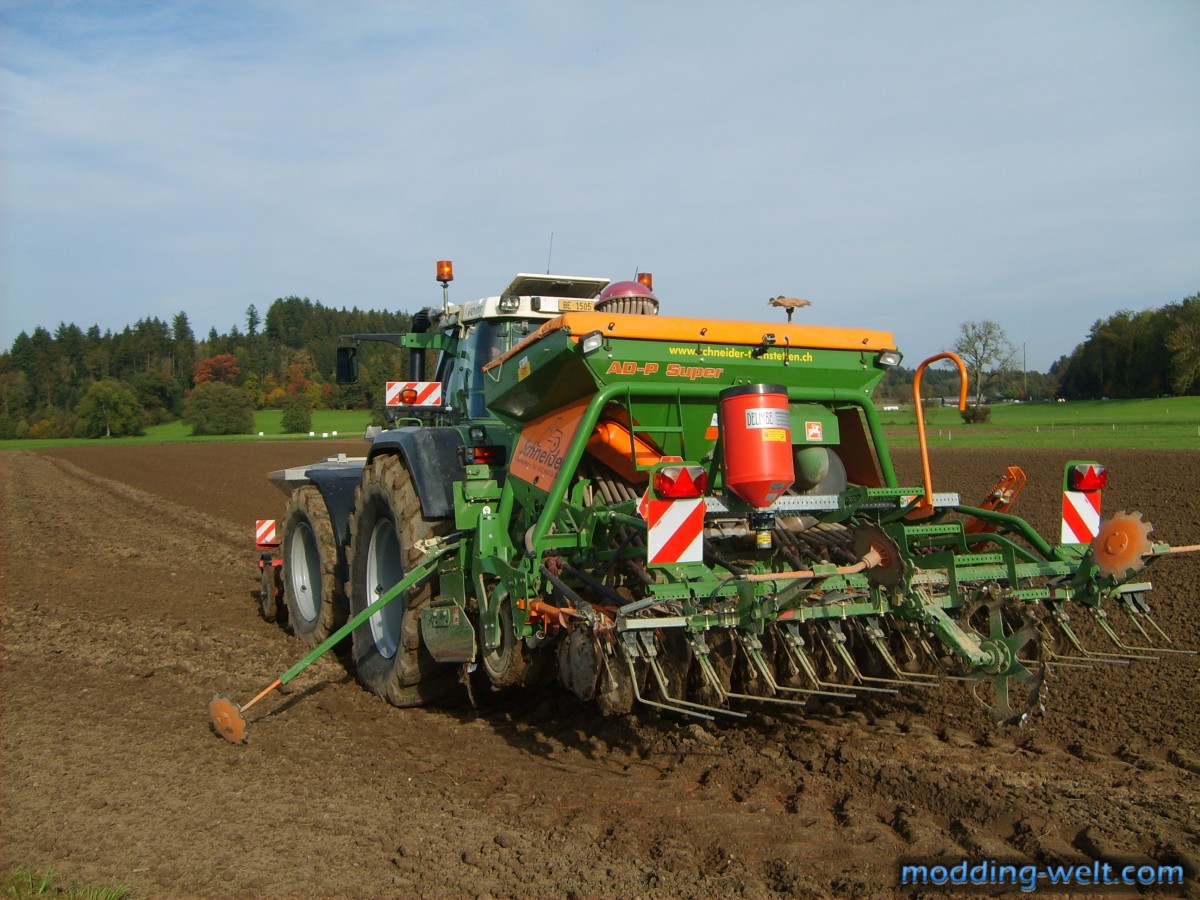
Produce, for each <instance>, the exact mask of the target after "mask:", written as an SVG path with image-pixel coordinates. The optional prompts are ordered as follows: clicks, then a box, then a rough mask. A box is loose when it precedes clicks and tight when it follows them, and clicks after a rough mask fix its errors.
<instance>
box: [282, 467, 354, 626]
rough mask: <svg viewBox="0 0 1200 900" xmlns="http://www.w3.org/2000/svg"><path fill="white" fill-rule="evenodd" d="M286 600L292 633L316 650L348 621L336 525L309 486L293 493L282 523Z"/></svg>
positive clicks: (323, 504) (321, 501)
mask: <svg viewBox="0 0 1200 900" xmlns="http://www.w3.org/2000/svg"><path fill="white" fill-rule="evenodd" d="M282 568H283V598H284V600H285V601H286V603H287V614H288V626H289V627H290V628H291V630H292V634H294V635H295V636H296V637H298V638H300V639H301V640H302V641H304V642H305V643H307V644H308V645H309V646H311V647H315V646H316V645H317V644H319V643H321V641H323V640H325V639H326V638H327V637H329V636H330V635H331V634H333V633H334V632H335V631H337V630H338V628H339V627H341V625H342V623H343V622H345V621H346V600H345V594H343V593H342V584H343V581H344V576H343V574H342V566H341V561H340V559H339V556H338V546H337V540H336V539H335V537H334V534H333V523H332V522H331V521H330V519H329V511H328V510H327V509H326V508H325V500H324V498H323V497H322V496H321V492H320V491H319V490H317V488H316V487H315V486H313V485H311V484H308V485H305V486H304V487H301V488H297V489H296V490H294V491H292V494H291V496H290V497H289V498H288V505H287V512H286V514H285V518H284V523H283V567H282Z"/></svg>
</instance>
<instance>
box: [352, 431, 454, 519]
mask: <svg viewBox="0 0 1200 900" xmlns="http://www.w3.org/2000/svg"><path fill="white" fill-rule="evenodd" d="M463 443H464V442H463V438H462V435H461V434H460V433H459V432H458V429H456V428H449V427H439V426H418V425H414V426H410V427H405V428H393V429H391V430H390V431H383V432H380V433H379V434H377V435H376V436H375V440H374V442H373V443H372V444H371V451H370V454H369V455H368V456H367V464H368V465H370V462H371V460H373V459H374V458H375V457H377V456H381V455H382V454H385V453H396V454H398V455H399V456H400V458H401V459H402V460H403V462H404V465H405V467H406V468H407V469H408V471H409V474H411V475H412V480H413V484H415V485H416V487H417V498H418V499H419V500H420V501H421V514H422V515H423V516H424V517H425V518H426V519H447V518H450V517H452V516H453V515H454V482H455V481H459V480H461V479H462V474H463V468H462V461H461V457H460V455H459V452H458V451H459V448H460V447H462V446H463Z"/></svg>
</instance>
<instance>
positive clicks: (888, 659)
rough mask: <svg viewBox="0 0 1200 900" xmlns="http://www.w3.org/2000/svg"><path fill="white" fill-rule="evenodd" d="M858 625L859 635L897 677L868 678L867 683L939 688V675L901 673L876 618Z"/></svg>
mask: <svg viewBox="0 0 1200 900" xmlns="http://www.w3.org/2000/svg"><path fill="white" fill-rule="evenodd" d="M857 624H858V629H859V633H861V634H862V636H863V637H864V638H865V639H866V640H867V641H868V642H869V643H870V644H871V646H872V647H874V648H875V652H876V653H878V654H879V656H880V658H881V659H882V660H883V664H884V665H885V666H887V667H888V669H889V670H890V671H891V673H892V674H893V675H895V676H896V677H895V678H866V680H867V681H874V682H879V683H881V684H901V685H904V686H905V687H921V688H935V687H937V686H938V681H940V680H941V679H940V678H939V677H938V676H937V675H914V674H912V673H909V672H903V671H901V669H900V667H899V666H898V665H896V660H895V659H893V658H892V653H891V651H890V650H888V647H887V644H885V643H884V642H883V637H884V635H883V629H882V628H880V627H879V622H878V620H876V619H875V617H874V616H868V617H867V618H866V620H865V622H859V623H857ZM921 679H925V680H921Z"/></svg>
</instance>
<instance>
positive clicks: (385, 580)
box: [366, 519, 404, 659]
mask: <svg viewBox="0 0 1200 900" xmlns="http://www.w3.org/2000/svg"><path fill="white" fill-rule="evenodd" d="M403 577H404V562H403V560H402V559H401V556H400V542H399V541H398V540H396V528H395V526H394V525H393V524H392V521H391V520H390V519H380V520H379V521H378V522H377V523H376V524H375V528H374V530H373V531H372V532H371V541H370V543H369V544H368V545H367V573H366V588H367V596H366V603H367V605H370V604H372V603H374V602H375V601H376V600H378V599H379V598H380V597H382V596H383V594H384V593H385V592H386V591H387V590H388V589H389V588H391V587H392V585H394V584H395V583H396V582H398V581H399V580H400V579H401V578H403ZM403 619H404V599H403V598H399V597H398V598H396V600H394V601H393V602H391V603H389V604H388V605H387V606H385V607H384V608H383V609H381V610H379V612H377V613H375V615H373V616H371V618H369V619H367V624H368V625H369V626H370V629H371V639H372V640H373V641H374V642H375V649H376V651H377V652H378V653H379V655H380V656H382V657H384V658H385V659H391V658H392V657H393V656H395V655H396V648H397V647H398V646H399V645H400V627H401V624H402V622H403Z"/></svg>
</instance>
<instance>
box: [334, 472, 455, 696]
mask: <svg viewBox="0 0 1200 900" xmlns="http://www.w3.org/2000/svg"><path fill="white" fill-rule="evenodd" d="M453 524H454V523H453V522H452V521H450V520H445V519H440V520H439V519H434V520H430V519H425V518H424V517H423V516H422V515H421V502H420V500H419V499H418V498H417V491H416V488H415V486H414V485H413V483H412V476H411V475H410V474H409V471H408V469H406V468H405V467H404V465H403V463H402V462H401V461H400V459H399V457H396V456H381V457H377V458H376V459H374V460H372V462H371V463H370V465H368V466H367V468H366V471H365V472H364V473H363V481H362V484H361V485H360V486H359V488H358V494H357V496H356V498H355V503H354V515H353V518H352V519H351V521H350V556H349V566H350V580H349V584H348V585H347V593H348V594H349V595H350V610H351V613H352V614H353V615H357V614H358V613H360V612H362V611H363V610H364V609H366V608H367V607H368V606H370V605H371V604H372V603H373V602H374V601H375V600H377V599H379V597H380V596H382V595H383V594H384V593H385V592H386V591H387V590H388V588H390V587H392V585H394V584H396V583H397V582H398V581H400V579H401V578H403V577H404V575H405V573H406V572H407V571H408V570H409V569H410V568H412V566H414V565H415V564H416V563H418V562H419V561H420V559H421V557H422V554H421V552H420V551H418V550H417V549H416V547H417V543H418V541H423V540H427V539H429V538H431V537H434V536H437V535H444V534H447V533H449V532H450V531H451V530H452V529H453ZM435 587H436V578H435V579H431V580H429V581H426V582H425V583H424V584H422V585H419V586H418V587H416V588H413V589H412V590H410V591H408V592H406V594H404V595H401V596H399V597H397V598H395V599H394V600H392V601H391V602H390V603H388V604H387V605H386V606H384V607H383V609H381V610H380V611H379V612H377V613H376V614H375V615H373V616H371V618H369V619H368V620H367V621H366V622H365V623H363V624H362V625H360V626H359V627H358V628H356V629H355V630H354V634H353V644H354V649H353V654H354V666H355V672H356V674H357V676H358V680H359V682H360V683H362V684H363V686H365V687H367V688H368V689H370V690H371V691H374V692H375V693H376V694H378V695H379V696H380V697H383V698H384V699H385V700H387V701H388V702H389V703H391V704H392V705H393V706H420V705H422V704H424V703H430V702H432V701H434V700H437V699H438V698H440V697H442V696H444V695H445V694H446V693H448V692H449V691H451V690H452V689H453V688H454V686H455V685H456V683H457V674H456V672H455V670H454V669H453V668H451V667H448V666H441V665H439V664H438V663H437V662H435V661H434V659H433V657H431V656H430V655H429V652H428V650H426V649H425V646H424V645H423V644H422V642H421V627H420V616H421V611H422V610H423V609H425V607H426V606H428V604H429V601H430V599H431V598H432V597H433V594H434V593H435Z"/></svg>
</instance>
